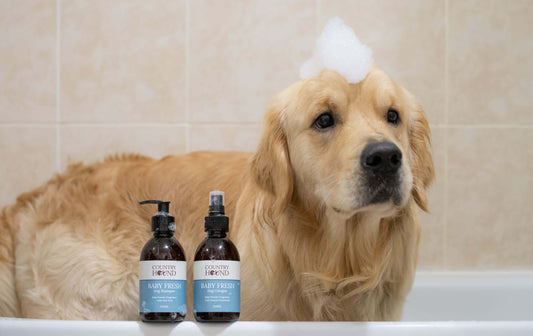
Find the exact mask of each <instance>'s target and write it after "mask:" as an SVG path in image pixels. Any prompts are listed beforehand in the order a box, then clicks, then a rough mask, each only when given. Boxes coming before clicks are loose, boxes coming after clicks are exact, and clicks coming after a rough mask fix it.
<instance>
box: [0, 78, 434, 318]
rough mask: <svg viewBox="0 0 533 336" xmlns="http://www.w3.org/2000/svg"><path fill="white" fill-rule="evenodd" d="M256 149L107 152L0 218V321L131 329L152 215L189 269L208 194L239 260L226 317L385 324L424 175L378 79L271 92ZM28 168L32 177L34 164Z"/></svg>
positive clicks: (398, 102)
mask: <svg viewBox="0 0 533 336" xmlns="http://www.w3.org/2000/svg"><path fill="white" fill-rule="evenodd" d="M264 122H265V123H264V126H265V130H264V134H263V137H262V139H261V141H260V144H259V146H258V148H257V151H256V152H255V153H238V152H197V153H190V154H187V155H180V156H167V157H164V158H163V159H161V160H154V159H151V158H148V157H144V156H140V155H119V156H114V157H110V158H108V159H106V160H105V161H103V162H99V163H95V164H92V165H82V164H74V165H71V166H69V167H68V169H67V170H66V172H64V173H61V174H58V175H56V176H55V177H54V178H52V179H51V180H50V181H49V182H47V183H46V184H45V185H43V186H41V187H39V188H37V189H35V190H33V191H31V192H28V193H25V194H22V195H20V196H19V197H18V199H17V202H16V204H14V205H11V206H8V207H6V208H4V209H3V211H2V212H1V215H0V230H1V235H0V315H1V316H15V317H27V318H48V319H88V320H136V319H138V280H139V276H138V272H139V271H138V268H139V256H140V253H141V249H142V247H143V245H144V244H145V243H146V242H147V241H148V240H149V239H150V238H151V236H152V234H151V232H150V228H151V226H150V217H151V216H152V215H153V214H154V213H155V211H156V209H155V207H150V206H140V205H139V201H142V200H145V199H161V200H165V201H171V211H170V212H171V213H172V214H173V215H174V216H175V217H176V224H177V229H176V232H175V236H176V238H177V239H178V241H180V243H181V244H182V246H183V248H184V249H185V253H186V256H187V258H188V266H189V267H188V284H189V285H188V296H187V301H188V302H187V304H188V312H189V313H188V316H187V317H188V319H191V318H192V309H191V308H192V287H193V286H192V258H193V255H194V251H195V249H196V247H197V246H198V244H199V243H200V242H201V241H202V239H203V238H204V237H205V232H204V223H203V218H204V216H206V215H207V210H208V209H207V205H208V193H209V191H211V190H223V191H225V192H226V199H227V201H226V202H227V204H226V210H227V211H226V213H227V214H228V215H229V217H230V220H231V221H230V234H229V237H230V239H232V240H233V242H234V243H235V244H236V246H237V247H238V249H239V252H240V255H241V283H242V285H241V286H242V287H241V290H242V297H241V320H293V321H296V320H301V321H310V320H312V321H347V320H352V321H370V320H399V319H401V316H402V306H403V303H404V300H405V297H406V295H407V294H408V292H409V290H410V288H411V285H412V282H413V278H414V274H415V267H416V262H417V248H418V242H419V236H420V223H419V218H418V211H419V209H418V208H421V209H423V210H426V207H427V200H426V189H427V188H428V186H429V185H430V183H431V182H432V180H433V178H434V169H433V162H432V158H431V152H430V129H429V125H428V123H427V121H426V119H425V117H424V113H423V111H422V109H421V107H420V106H419V104H418V103H417V101H416V100H415V98H414V97H413V96H412V95H411V94H410V93H409V92H408V91H407V90H406V89H404V88H402V87H401V86H400V85H398V84H396V83H395V82H394V81H393V80H392V79H391V78H390V77H389V76H387V75H386V74H385V73H384V72H383V71H382V70H380V69H378V68H373V69H372V71H371V72H370V73H369V74H368V75H367V76H366V78H365V79H364V80H363V81H361V82H360V83H357V84H349V83H347V81H346V80H345V79H344V78H343V77H342V76H341V75H339V74H338V73H337V72H335V71H332V70H324V71H323V72H322V73H321V74H320V75H319V76H317V77H314V78H311V79H308V80H301V81H298V82H296V83H295V84H293V85H292V86H290V87H289V88H287V89H286V90H285V91H283V92H281V93H280V94H279V95H278V96H277V97H276V98H275V99H274V100H273V102H272V105H271V107H270V109H269V110H268V112H267V113H266V116H265V120H264ZM36 169H38V168H36Z"/></svg>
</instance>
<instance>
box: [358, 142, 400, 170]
mask: <svg viewBox="0 0 533 336" xmlns="http://www.w3.org/2000/svg"><path fill="white" fill-rule="evenodd" d="M361 165H362V166H363V168H365V169H367V170H370V171H373V172H376V173H381V174H394V173H396V172H397V171H398V169H399V168H400V167H401V165H402V152H401V151H400V149H399V148H398V146H396V145H395V144H393V143H392V142H374V143H371V144H369V145H367V146H366V147H365V149H363V153H361Z"/></svg>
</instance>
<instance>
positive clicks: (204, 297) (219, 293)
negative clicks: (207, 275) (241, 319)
mask: <svg viewBox="0 0 533 336" xmlns="http://www.w3.org/2000/svg"><path fill="white" fill-rule="evenodd" d="M240 311H241V281H240V280H194V312H195V313H197V312H199V313H210V312H217V313H224V312H227V313H238V312H240Z"/></svg>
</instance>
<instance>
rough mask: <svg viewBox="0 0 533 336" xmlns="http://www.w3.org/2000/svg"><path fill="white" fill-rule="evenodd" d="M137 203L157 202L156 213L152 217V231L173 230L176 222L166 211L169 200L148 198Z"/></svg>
mask: <svg viewBox="0 0 533 336" xmlns="http://www.w3.org/2000/svg"><path fill="white" fill-rule="evenodd" d="M139 204H157V213H156V214H155V215H154V216H153V217H152V232H174V231H175V230H176V223H175V222H174V217H173V216H172V215H171V214H170V213H169V212H168V210H169V207H170V202H164V201H158V200H148V201H142V202H139Z"/></svg>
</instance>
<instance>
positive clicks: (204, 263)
mask: <svg viewBox="0 0 533 336" xmlns="http://www.w3.org/2000/svg"><path fill="white" fill-rule="evenodd" d="M204 226H205V231H206V232H207V238H205V239H204V241H202V243H200V246H198V249H197V250H196V255H195V257H194V305H193V306H194V317H195V318H196V321H198V322H220V321H227V322H231V321H237V320H238V319H239V315H240V301H241V281H240V261H239V260H240V259H239V252H238V251H237V248H236V247H235V245H233V243H232V242H231V241H230V240H229V239H228V238H227V237H226V232H228V231H229V219H228V217H227V216H226V215H225V213H224V192H222V191H211V192H210V193H209V216H207V217H205V222H204Z"/></svg>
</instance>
